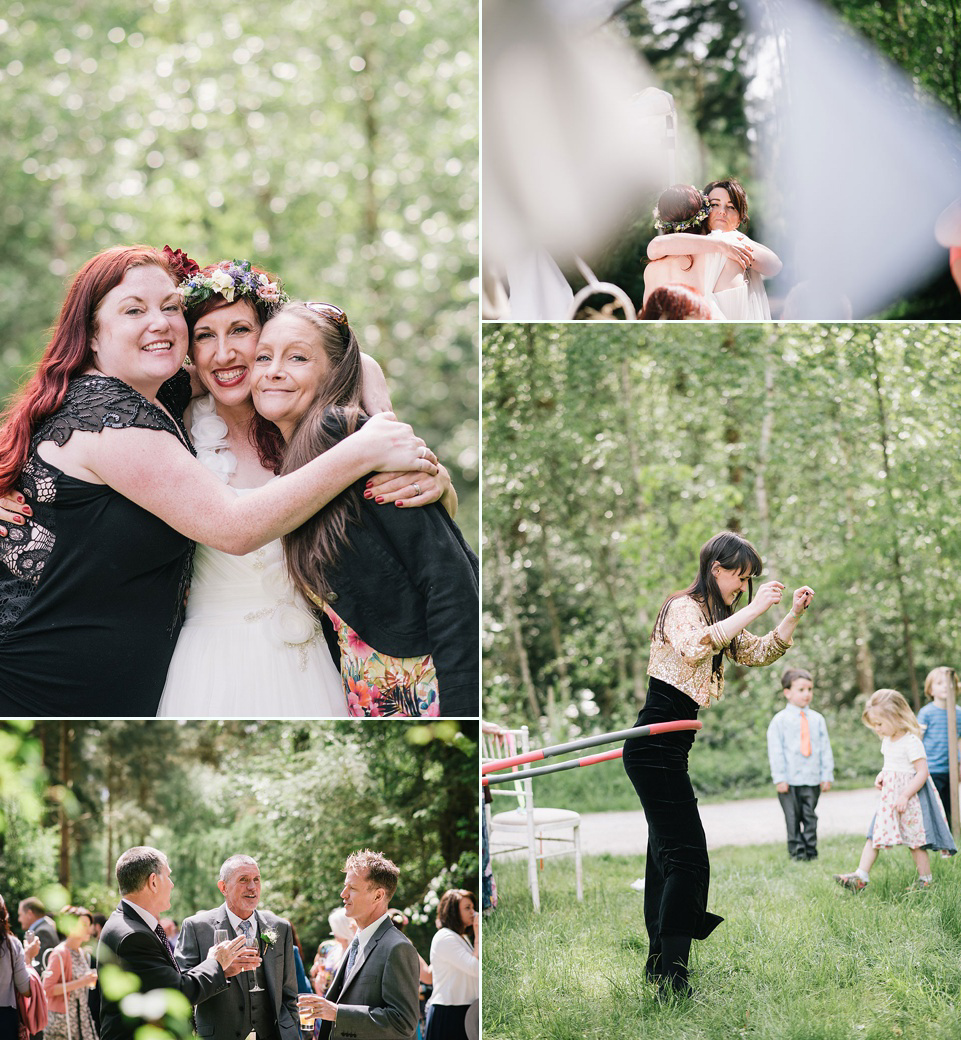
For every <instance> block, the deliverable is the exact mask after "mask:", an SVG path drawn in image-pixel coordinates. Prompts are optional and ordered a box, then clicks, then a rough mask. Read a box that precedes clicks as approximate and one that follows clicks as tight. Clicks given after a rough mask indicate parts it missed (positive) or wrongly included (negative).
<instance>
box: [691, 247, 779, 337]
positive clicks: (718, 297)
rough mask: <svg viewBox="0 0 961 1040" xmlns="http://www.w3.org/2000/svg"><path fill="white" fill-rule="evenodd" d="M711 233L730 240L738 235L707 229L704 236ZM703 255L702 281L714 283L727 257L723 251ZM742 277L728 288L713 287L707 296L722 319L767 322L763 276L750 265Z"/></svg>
mask: <svg viewBox="0 0 961 1040" xmlns="http://www.w3.org/2000/svg"><path fill="white" fill-rule="evenodd" d="M712 236H723V237H724V238H726V239H728V240H730V241H736V240H737V238H738V237H740V236H738V234H737V232H736V231H711V232H709V234H708V238H710V237H712ZM703 256H704V258H705V265H704V280H705V283H706V284H707V285H716V284H717V280H718V278H719V277H720V275H721V271H722V269H723V268H724V265H725V263H727V257H726V256H724V254H723V253H719V252H713V251H712V252H709V253H704V254H703ZM743 279H744V280H743V282H741V284H739V285H735V286H733V287H732V288H730V289H721V290H720V291H718V290H714V291H713V292H711V293H709V296H710V298H711V299H712V300H713V301H714V302H715V303H716V304H717V306H718V307H719V308H720V310H721V313H722V314H723V315H724V318H725V320H726V321H770V320H771V305H770V303H768V298H767V293H766V292H765V291H764V281H763V279H762V278H761V276H760V275H759V274H758V273H757V271H755V270H754V268H753V267H752V268H749V269H748V270H746V271H745V272H744V276H743Z"/></svg>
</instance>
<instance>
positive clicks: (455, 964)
mask: <svg viewBox="0 0 961 1040" xmlns="http://www.w3.org/2000/svg"><path fill="white" fill-rule="evenodd" d="M437 929H438V931H437V934H436V935H435V936H434V939H433V942H431V944H430V968H431V972H432V973H433V976H434V992H433V995H432V996H431V1001H430V1007H429V1008H428V1009H427V1040H467V1030H466V1028H465V1024H464V1023H465V1019H466V1017H467V1009H468V1008H469V1007H470V1005H471V1004H473V1003H474V1001H475V1000H477V997H478V994H479V993H480V961H479V959H478V958H479V955H480V914H478V912H477V901H476V900H475V898H474V894H473V892H468V891H466V890H465V889H462V888H452V889H449V890H448V891H446V892H445V893H444V894H443V895H442V896H441V898H440V903H439V904H438V907H437Z"/></svg>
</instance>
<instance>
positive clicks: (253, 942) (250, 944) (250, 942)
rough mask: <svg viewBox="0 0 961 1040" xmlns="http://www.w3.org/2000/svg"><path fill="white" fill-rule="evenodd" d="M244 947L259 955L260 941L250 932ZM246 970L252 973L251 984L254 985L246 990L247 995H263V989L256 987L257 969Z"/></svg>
mask: <svg viewBox="0 0 961 1040" xmlns="http://www.w3.org/2000/svg"><path fill="white" fill-rule="evenodd" d="M244 945H245V946H247V948H248V949H251V950H256V951H257V953H260V940H259V939H258V938H257V936H256V935H255V934H254V933H253V932H251V934H250V935H248V936H247V942H246V943H245V944H244ZM247 970H248V971H249V972H252V973H253V976H254V978H253V983H254V984H253V985H252V986H249V987H248V988H247V992H248V993H263V992H264V987H263V986H258V985H257V969H256V968H248V969H247Z"/></svg>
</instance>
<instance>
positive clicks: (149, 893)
mask: <svg viewBox="0 0 961 1040" xmlns="http://www.w3.org/2000/svg"><path fill="white" fill-rule="evenodd" d="M117 883H118V885H119V886H120V895H121V901H120V905H119V906H118V907H117V909H116V910H114V912H113V913H112V914H111V915H110V917H109V918H107V923H106V924H105V925H104V926H103V931H102V932H101V933H100V945H99V946H98V947H97V961H98V964H100V965H103V964H104V962H105V960H106V959H107V958H108V953H107V951H108V950H109V951H110V952H112V954H113V959H114V960H115V961H116V962H117V963H118V964H119V965H120V967H122V968H124V969H125V970H126V971H130V972H133V973H134V974H135V975H137V976H138V977H139V979H140V992H142V993H146V992H149V991H150V990H154V989H175V990H178V991H179V992H181V993H183V995H184V996H185V997H186V998H187V999H188V1000H189V1001H190V1003H191V1004H197V1003H199V1002H200V1001H202V1000H206V999H207V998H208V997H211V996H213V994H215V993H218V992H220V990H222V989H224V988H226V986H227V976H226V975H225V971H226V970H229V969H231V967H232V966H233V964H234V961H235V960H236V959H237V956H238V954H239V953H240V951H241V949H242V948H243V943H242V942H241V940H239V939H235V940H234V941H233V942H230V943H221V945H220V946H218V947H215V948H214V949H212V950H211V951H210V952H209V954H208V955H207V956H206V957H205V959H204V960H203V961H202V962H201V963H200V964H198V965H197V966H196V967H195V968H191V970H190V971H184V972H182V971H181V970H180V967H179V966H178V964H177V962H176V960H175V959H174V955H173V952H172V950H171V949H170V944H169V943H168V941H167V938H166V936H165V935H164V934H163V929H161V928H160V922H159V917H160V915H161V914H162V913H163V912H164V911H165V910H169V909H170V893H171V891H172V889H173V887H174V885H173V881H172V880H171V877H170V865H169V864H168V863H167V857H166V856H165V855H164V854H163V853H162V852H160V851H158V850H157V849H153V848H150V847H149V846H146V845H139V846H137V847H136V848H132V849H127V851H126V852H125V853H124V854H123V855H122V856H121V857H120V859H119V860H117ZM158 929H159V931H158ZM138 1024H139V1023H137V1022H136V1021H134V1020H132V1019H130V1018H127V1017H126V1016H125V1015H124V1014H123V1012H122V1011H121V1010H120V1006H119V1005H118V1004H116V1003H114V1002H113V1001H111V1000H109V999H108V998H107V995H106V994H104V997H103V1004H102V1007H101V1012H100V1040H132V1038H133V1035H134V1031H135V1029H136V1028H137V1025H138Z"/></svg>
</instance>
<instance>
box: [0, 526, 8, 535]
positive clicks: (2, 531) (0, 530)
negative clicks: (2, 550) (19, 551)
mask: <svg viewBox="0 0 961 1040" xmlns="http://www.w3.org/2000/svg"><path fill="white" fill-rule="evenodd" d="M6 535H7V529H6V528H5V527H0V536H2V537H4V538H5V537H6Z"/></svg>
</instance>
